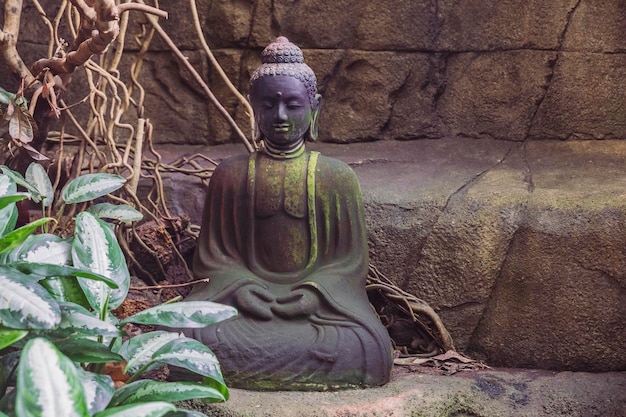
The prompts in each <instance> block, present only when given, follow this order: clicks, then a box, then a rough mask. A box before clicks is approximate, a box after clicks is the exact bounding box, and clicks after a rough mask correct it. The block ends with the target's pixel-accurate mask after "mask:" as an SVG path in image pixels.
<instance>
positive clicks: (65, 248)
mask: <svg viewBox="0 0 626 417" xmlns="http://www.w3.org/2000/svg"><path fill="white" fill-rule="evenodd" d="M0 168H1V169H2V171H3V174H0V416H3V415H8V416H17V417H38V416H79V417H83V416H85V417H124V416H132V417H141V416H146V417H148V416H155V417H159V416H165V417H175V416H195V417H199V416H202V415H203V414H201V413H198V412H189V411H186V410H182V409H177V408H176V407H175V406H174V405H173V404H171V403H174V402H177V401H183V400H189V399H203V400H204V401H208V402H218V401H226V400H227V399H228V389H227V388H226V385H225V384H224V380H223V378H222V374H221V371H220V369H219V364H218V361H217V358H216V357H215V355H214V354H213V352H212V351H211V350H210V349H209V348H207V347H206V346H205V345H203V344H202V343H200V342H198V341H196V340H194V339H190V338H187V337H185V336H184V335H183V334H179V333H176V332H168V331H163V330H160V331H154V332H147V333H143V334H140V335H139V336H136V337H133V338H130V339H127V340H123V339H122V338H123V335H124V333H123V332H122V330H121V329H122V328H123V326H124V325H126V324H127V323H137V324H159V325H162V326H166V327H170V328H185V327H187V328H194V327H203V326H207V325H210V324H213V323H216V322H219V321H221V320H224V319H227V318H229V317H232V316H234V315H235V314H236V310H235V309H233V308H231V307H227V306H224V305H221V304H216V303H211V302H179V303H170V304H163V305H160V306H156V307H153V308H150V309H147V310H145V311H142V312H140V313H138V314H136V315H134V316H131V317H129V318H126V319H124V320H122V321H118V320H117V319H116V318H115V317H114V316H113V315H112V314H111V310H112V309H113V308H116V307H117V306H119V305H120V304H121V303H122V302H123V301H124V300H125V298H126V296H127V294H128V290H129V286H130V274H129V272H128V268H127V266H126V260H125V258H124V255H123V253H122V251H121V248H120V246H119V243H118V242H117V239H116V237H115V233H114V229H113V225H111V224H109V223H106V222H105V221H103V220H102V219H101V218H100V217H99V215H100V214H101V215H102V217H106V218H112V219H115V220H117V221H120V222H130V221H135V220H138V219H139V218H140V216H141V215H140V213H139V212H137V211H136V210H134V209H132V208H131V207H128V206H122V207H120V208H118V207H116V206H113V205H111V204H108V203H101V204H105V205H100V207H98V205H96V206H95V207H96V208H95V209H92V210H89V211H83V212H80V213H78V214H77V215H76V218H75V224H74V227H73V230H74V233H73V235H72V236H65V237H60V236H56V235H53V234H50V233H39V234H36V232H37V230H38V229H40V228H42V227H45V226H46V225H48V224H49V223H50V222H53V221H56V219H53V218H49V217H44V218H41V219H39V220H36V221H34V222H31V223H29V224H27V225H24V226H22V227H19V228H17V229H16V228H15V227H16V219H17V207H16V202H17V201H19V200H21V199H23V198H24V197H25V196H28V197H30V198H31V199H32V200H33V201H35V202H40V203H41V204H42V208H45V207H49V206H50V204H51V203H52V201H53V198H54V194H53V192H52V191H51V187H50V186H49V179H48V177H47V174H45V170H43V168H41V167H36V166H31V167H29V169H28V171H27V174H26V177H25V178H24V177H22V176H21V175H20V174H18V173H16V172H14V171H11V170H9V169H8V168H7V167H4V166H2V167H0ZM123 184H124V178H122V177H119V176H117V175H111V174H90V175H86V176H82V177H78V178H77V179H75V180H73V181H71V182H70V183H68V185H67V186H66V187H65V188H64V190H63V193H62V199H63V203H65V204H72V203H78V202H85V201H90V200H93V199H95V198H99V197H102V196H104V195H106V194H107V193H109V192H111V191H114V190H116V189H119V188H120V187H122V186H123ZM18 185H19V186H22V187H24V188H25V189H26V193H23V192H22V193H20V192H18V191H17V186H18ZM105 363H119V364H120V367H124V372H125V373H127V375H128V376H129V377H130V379H129V380H128V384H127V385H123V386H122V387H121V388H119V389H117V390H115V388H114V381H113V380H112V379H111V377H110V376H108V375H104V374H102V372H101V370H102V369H103V365H104V364H105ZM163 365H171V366H176V367H180V368H184V369H186V370H188V371H190V372H192V373H195V374H196V375H197V376H198V377H197V380H198V381H199V380H202V382H201V383H200V382H176V383H173V382H157V381H152V380H150V379H142V377H143V376H144V375H145V373H146V372H147V371H149V370H151V369H154V368H157V367H160V366H163Z"/></svg>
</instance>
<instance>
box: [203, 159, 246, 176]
mask: <svg viewBox="0 0 626 417" xmlns="http://www.w3.org/2000/svg"><path fill="white" fill-rule="evenodd" d="M249 158H250V154H248V153H245V154H239V155H234V156H231V157H229V158H226V159H224V160H223V161H221V162H220V163H219V164H218V165H217V167H216V168H215V171H213V175H212V176H211V178H215V177H221V176H231V175H237V174H238V173H240V172H241V173H243V174H244V175H247V173H248V160H249Z"/></svg>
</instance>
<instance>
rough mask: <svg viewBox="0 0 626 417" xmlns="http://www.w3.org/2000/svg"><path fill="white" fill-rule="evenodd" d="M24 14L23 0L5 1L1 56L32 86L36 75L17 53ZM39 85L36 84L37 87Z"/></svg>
mask: <svg viewBox="0 0 626 417" xmlns="http://www.w3.org/2000/svg"><path fill="white" fill-rule="evenodd" d="M21 15H22V0H6V1H5V3H4V27H3V29H2V32H0V56H2V58H3V59H4V61H5V62H6V63H7V65H8V66H9V69H10V70H11V73H12V74H13V75H14V76H15V77H16V78H17V79H18V80H24V82H25V85H26V86H27V87H30V86H31V85H33V84H34V83H36V80H35V77H33V74H32V73H31V72H30V71H29V70H28V67H27V66H26V64H24V61H22V58H21V57H20V55H19V54H18V53H17V47H16V46H17V38H18V36H19V32H20V19H21ZM37 87H39V86H36V87H35V88H37Z"/></svg>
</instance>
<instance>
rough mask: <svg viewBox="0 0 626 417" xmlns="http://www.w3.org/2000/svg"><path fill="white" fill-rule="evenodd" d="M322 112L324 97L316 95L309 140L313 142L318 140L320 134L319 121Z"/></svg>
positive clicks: (312, 107)
mask: <svg viewBox="0 0 626 417" xmlns="http://www.w3.org/2000/svg"><path fill="white" fill-rule="evenodd" d="M321 110H322V96H321V95H319V94H316V95H315V101H314V102H313V105H312V106H311V112H312V113H313V114H312V115H311V126H309V138H310V139H311V140H312V141H316V140H317V136H318V134H319V121H320V111H321Z"/></svg>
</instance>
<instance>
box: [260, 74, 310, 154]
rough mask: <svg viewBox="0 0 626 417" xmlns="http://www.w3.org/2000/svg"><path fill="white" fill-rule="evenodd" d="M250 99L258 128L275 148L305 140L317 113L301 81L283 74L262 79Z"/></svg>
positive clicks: (285, 146)
mask: <svg viewBox="0 0 626 417" xmlns="http://www.w3.org/2000/svg"><path fill="white" fill-rule="evenodd" d="M250 98H251V102H252V108H253V109H254V117H255V120H256V123H257V125H258V128H259V129H260V130H261V133H262V134H263V137H264V138H265V139H266V140H268V141H269V142H271V144H272V145H273V146H275V147H279V148H288V147H289V146H290V145H293V144H295V143H297V142H299V141H300V140H302V138H303V137H304V134H305V133H306V131H307V129H308V128H309V126H310V125H311V119H312V116H313V111H315V109H314V108H313V106H312V105H311V103H310V102H309V94H308V91H307V89H306V87H305V85H304V83H303V82H302V81H300V80H298V79H297V78H294V77H288V76H282V75H280V76H266V77H262V78H260V79H258V80H257V81H256V82H255V83H254V85H253V88H252V91H251V92H250Z"/></svg>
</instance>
